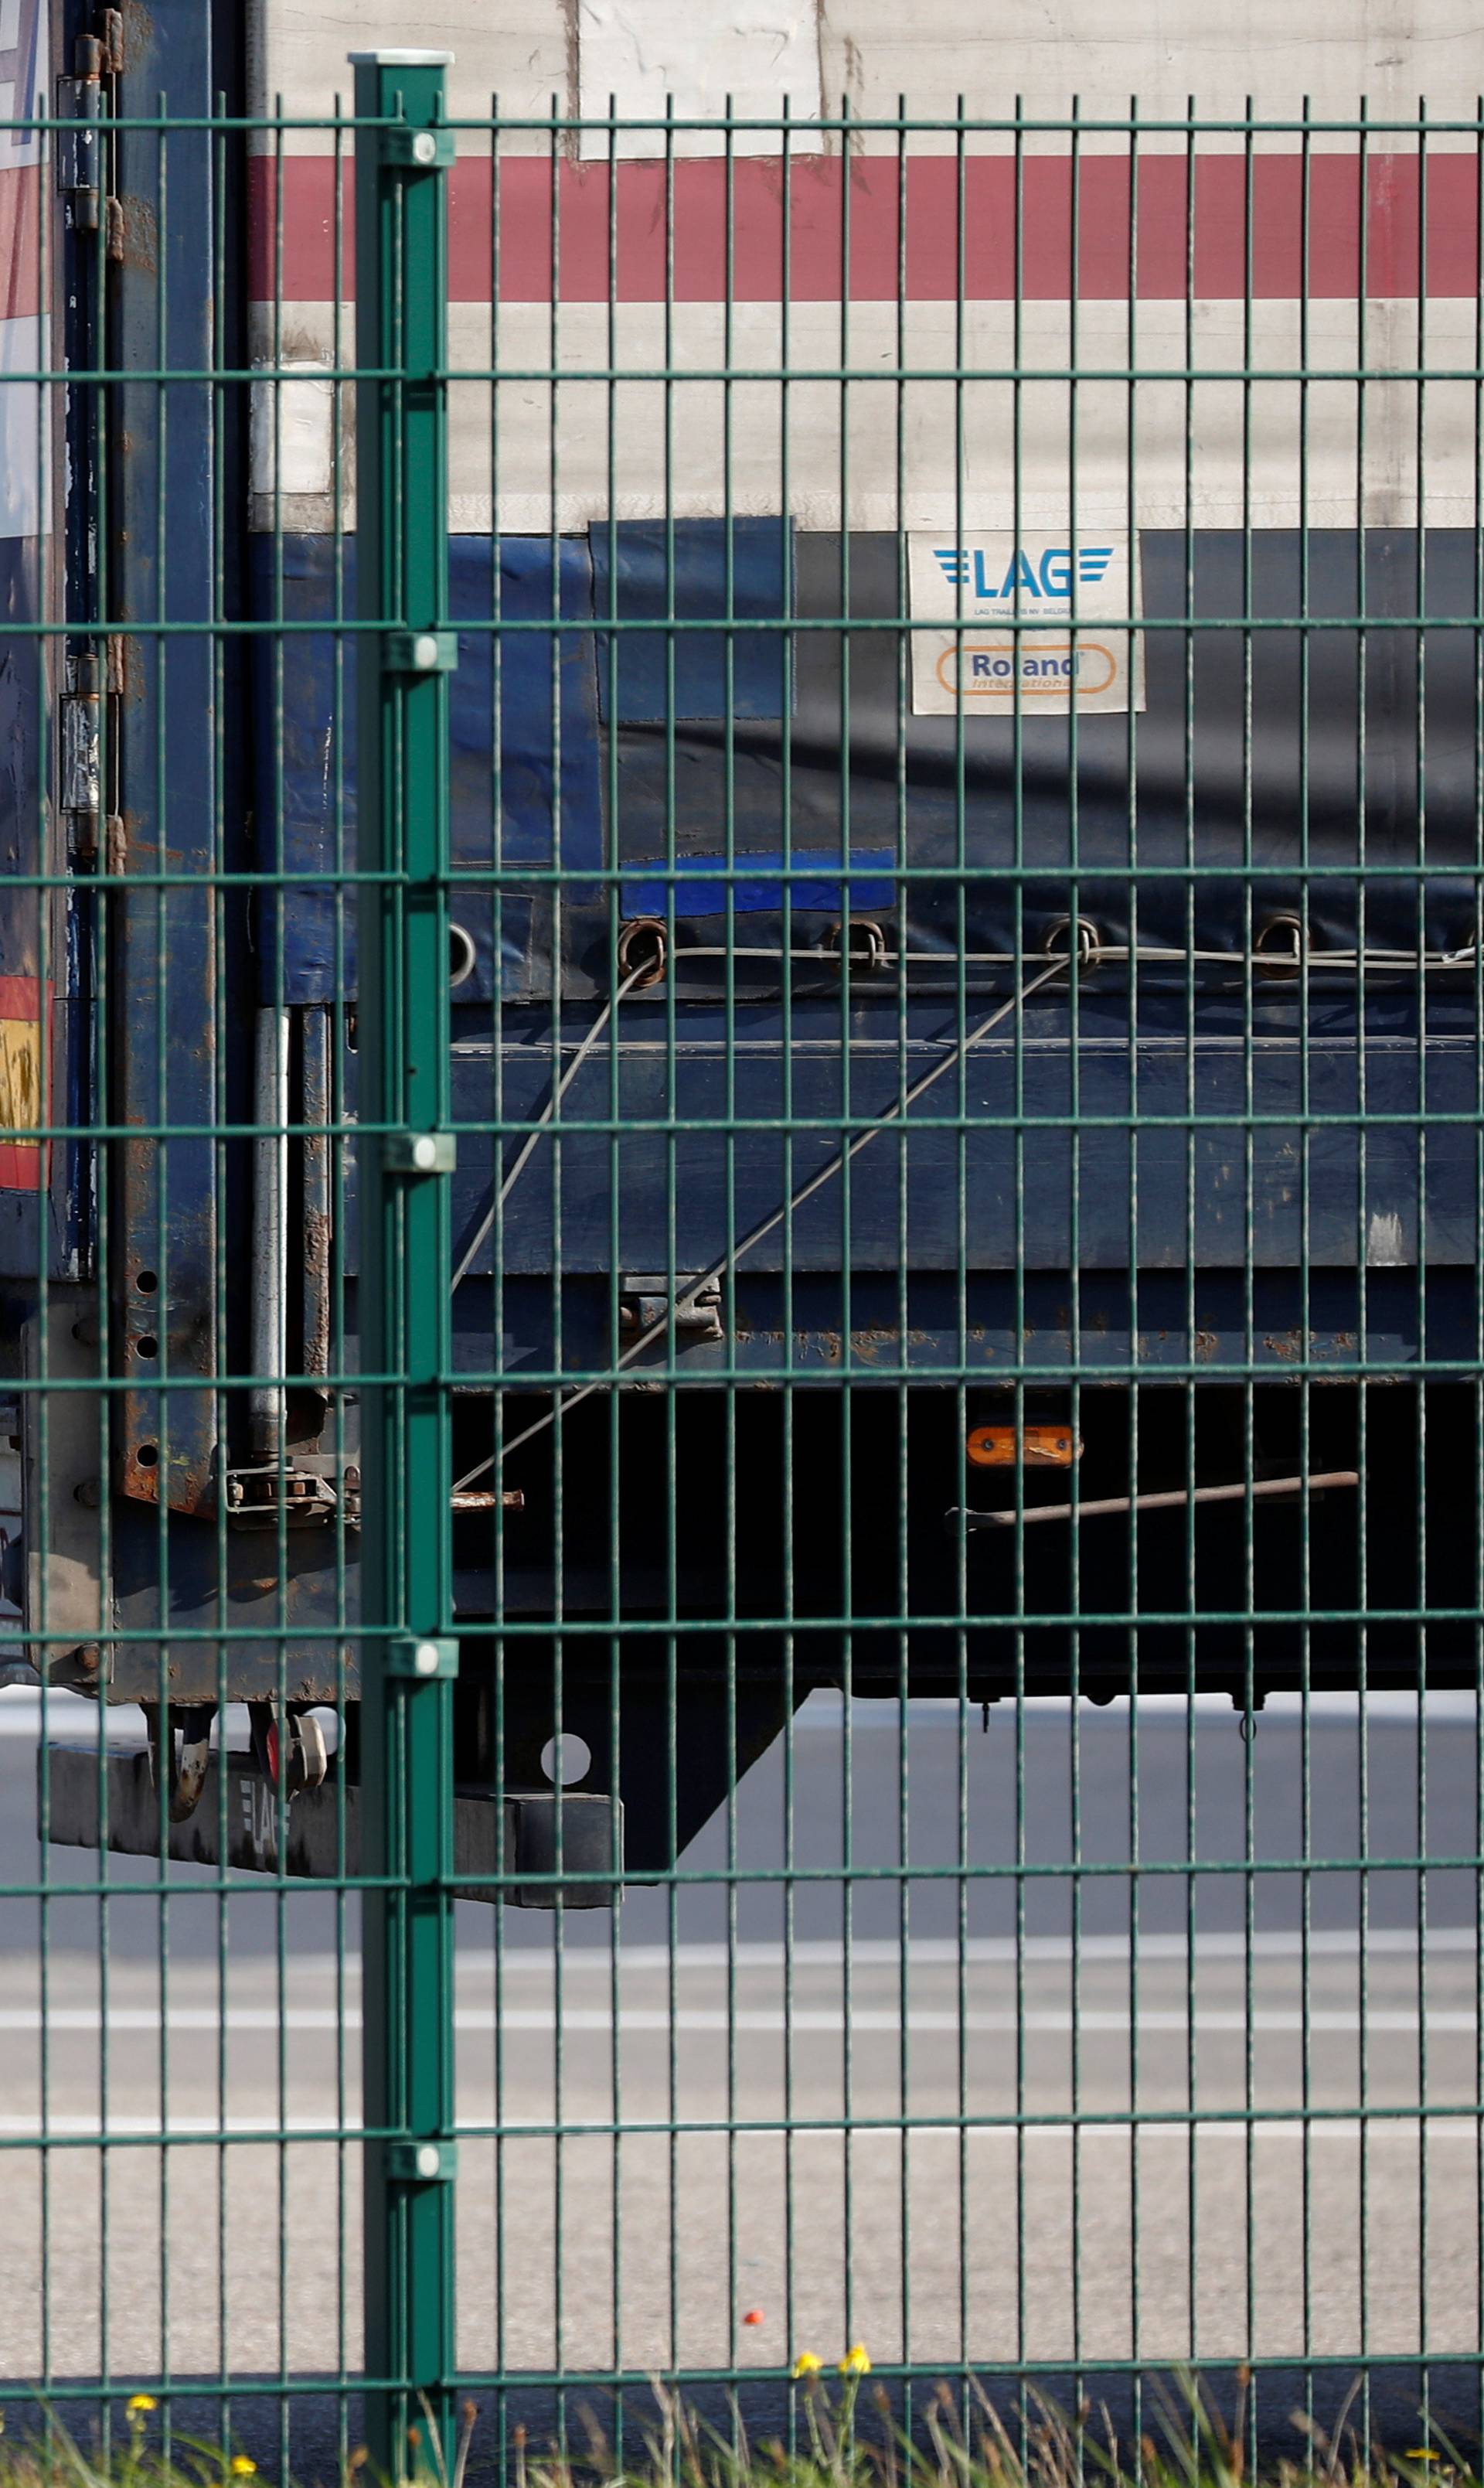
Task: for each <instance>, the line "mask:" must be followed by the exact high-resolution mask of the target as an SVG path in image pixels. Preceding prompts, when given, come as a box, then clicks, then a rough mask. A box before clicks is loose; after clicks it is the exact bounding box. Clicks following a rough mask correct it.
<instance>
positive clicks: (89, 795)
mask: <svg viewBox="0 0 1484 2488" xmlns="http://www.w3.org/2000/svg"><path fill="white" fill-rule="evenodd" d="M90 674H91V680H89V679H88V676H89V675H90ZM101 808H102V778H101V775H100V772H99V767H98V664H97V661H96V660H94V659H82V660H80V661H79V664H78V667H77V688H76V690H75V691H70V692H68V693H64V695H63V700H62V809H63V811H64V812H86V813H87V814H88V815H89V816H90V817H96V816H97V814H98V812H99V811H100V810H101Z"/></svg>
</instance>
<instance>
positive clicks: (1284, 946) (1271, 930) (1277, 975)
mask: <svg viewBox="0 0 1484 2488" xmlns="http://www.w3.org/2000/svg"><path fill="white" fill-rule="evenodd" d="M1303 949H1304V939H1303V921H1302V917H1298V916H1295V915H1294V914H1293V913H1292V912H1291V911H1288V910H1285V911H1284V913H1283V914H1282V915H1280V916H1270V917H1269V918H1268V920H1267V922H1266V923H1265V924H1263V925H1261V926H1260V927H1259V928H1258V931H1257V934H1256V936H1255V938H1254V940H1253V943H1252V952H1253V958H1254V962H1255V963H1257V973H1258V975H1261V976H1264V977H1266V978H1267V979H1268V980H1269V981H1270V982H1271V983H1274V984H1292V983H1293V981H1294V979H1295V977H1296V976H1297V975H1299V973H1300V971H1301V969H1302V966H1303Z"/></svg>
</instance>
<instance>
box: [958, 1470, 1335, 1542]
mask: <svg viewBox="0 0 1484 2488" xmlns="http://www.w3.org/2000/svg"><path fill="white" fill-rule="evenodd" d="M1359 1483H1360V1480H1359V1476H1358V1472H1357V1471H1356V1470H1355V1469H1325V1470H1322V1471H1321V1472H1320V1473H1319V1474H1318V1475H1317V1476H1315V1477H1308V1478H1304V1477H1286V1478H1258V1479H1255V1480H1254V1481H1253V1483H1252V1484H1250V1485H1248V1484H1246V1482H1245V1480H1243V1479H1241V1478H1239V1479H1238V1480H1237V1482H1236V1484H1234V1485H1196V1486H1174V1487H1172V1488H1171V1489H1170V1491H1169V1492H1168V1493H1166V1494H1108V1495H1101V1496H1099V1497H1097V1498H1096V1499H1095V1500H1093V1501H1090V1502H1087V1503H1043V1504H1038V1505H1035V1506H1034V1507H1028V1508H1027V1509H1026V1510H1025V1511H1023V1512H966V1511H963V1510H955V1511H953V1512H950V1513H948V1514H947V1518H948V1521H949V1524H950V1526H951V1525H952V1524H953V1523H955V1522H958V1521H962V1522H963V1524H964V1526H965V1528H966V1529H1014V1528H1016V1527H1017V1526H1018V1525H1019V1524H1020V1523H1021V1522H1022V1521H1023V1523H1024V1525H1025V1527H1026V1528H1027V1529H1029V1528H1030V1526H1031V1525H1032V1523H1033V1522H1034V1521H1038V1520H1106V1519H1108V1518H1109V1517H1110V1516H1111V1515H1112V1514H1113V1513H1118V1512H1183V1511H1184V1510H1185V1509H1186V1506H1187V1505H1188V1504H1192V1503H1241V1502H1242V1501H1243V1500H1244V1499H1245V1498H1246V1496H1247V1495H1250V1496H1251V1497H1252V1500H1253V1502H1254V1503H1258V1502H1261V1501H1262V1500H1263V1499H1264V1497H1266V1498H1268V1499H1269V1500H1270V1501H1271V1500H1272V1499H1273V1498H1274V1496H1278V1495H1297V1494H1301V1493H1302V1492H1303V1491H1304V1489H1305V1488H1306V1489H1307V1491H1308V1492H1309V1493H1310V1494H1324V1493H1326V1492H1328V1491H1329V1490H1330V1488H1331V1487H1334V1486H1346V1485H1358V1484H1359Z"/></svg>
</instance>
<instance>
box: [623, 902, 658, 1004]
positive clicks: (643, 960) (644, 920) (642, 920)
mask: <svg viewBox="0 0 1484 2488" xmlns="http://www.w3.org/2000/svg"><path fill="white" fill-rule="evenodd" d="M668 955H669V945H668V943H667V942H666V940H665V930H664V926H663V925H662V924H661V923H660V921H659V919H658V917H655V916H635V917H633V918H632V919H630V922H629V923H627V924H626V925H624V926H623V928H622V930H621V931H620V933H619V937H618V974H619V982H620V983H621V984H623V983H625V982H627V981H628V980H629V979H630V977H631V978H632V980H633V987H634V990H635V991H636V992H638V991H642V989H643V987H644V986H645V985H658V982H659V980H660V978H661V977H662V976H663V975H664V972H665V966H666V962H667V959H668Z"/></svg>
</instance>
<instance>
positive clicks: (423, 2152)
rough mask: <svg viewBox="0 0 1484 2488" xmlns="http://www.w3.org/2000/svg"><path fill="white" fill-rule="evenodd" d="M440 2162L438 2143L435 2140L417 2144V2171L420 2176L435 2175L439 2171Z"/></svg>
mask: <svg viewBox="0 0 1484 2488" xmlns="http://www.w3.org/2000/svg"><path fill="white" fill-rule="evenodd" d="M438 2164H439V2163H438V2146H437V2144H436V2143H435V2142H420V2143H419V2144H418V2146H417V2173H418V2175H419V2177H435V2176H436V2175H437V2173H438Z"/></svg>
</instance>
